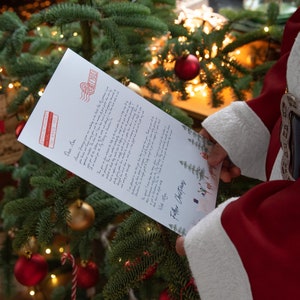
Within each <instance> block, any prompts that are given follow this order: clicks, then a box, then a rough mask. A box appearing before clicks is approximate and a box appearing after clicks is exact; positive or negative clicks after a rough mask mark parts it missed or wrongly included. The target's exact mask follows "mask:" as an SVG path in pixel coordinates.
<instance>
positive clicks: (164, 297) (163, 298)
mask: <svg viewBox="0 0 300 300" xmlns="http://www.w3.org/2000/svg"><path fill="white" fill-rule="evenodd" d="M159 300H171V298H170V296H169V293H168V290H167V289H166V290H164V291H162V293H161V294H160V295H159Z"/></svg>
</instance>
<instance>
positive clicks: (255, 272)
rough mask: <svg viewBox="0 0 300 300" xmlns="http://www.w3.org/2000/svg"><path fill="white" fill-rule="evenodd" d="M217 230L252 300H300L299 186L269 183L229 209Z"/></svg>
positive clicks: (284, 182) (275, 182) (227, 208)
mask: <svg viewBox="0 0 300 300" xmlns="http://www.w3.org/2000/svg"><path fill="white" fill-rule="evenodd" d="M221 222H222V225H223V227H224V229H225V231H226V233H227V234H228V236H229V238H230V239H231V241H232V242H233V244H234V245H235V247H236V249H237V251H238V253H239V255H240V257H241V260H242V262H243V264H244V267H245V270H246V272H247V274H248V277H249V282H250V285H251V290H252V294H253V299H255V300H266V299H272V300H277V299H278V300H279V299H280V300H282V299H288V300H299V299H300V181H299V180H298V181H296V182H293V181H283V180H282V181H270V182H267V183H263V184H260V185H258V186H257V187H255V188H253V189H251V190H250V191H249V192H247V193H246V194H245V195H244V196H242V197H241V198H239V200H237V201H234V202H232V203H230V204H229V205H228V206H227V207H226V208H225V210H224V212H223V214H222V216H221Z"/></svg>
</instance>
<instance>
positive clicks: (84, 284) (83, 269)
mask: <svg viewBox="0 0 300 300" xmlns="http://www.w3.org/2000/svg"><path fill="white" fill-rule="evenodd" d="M98 280H99V270H98V267H97V265H96V264H95V263H94V262H93V261H88V262H81V264H80V265H79V266H78V271H77V284H78V286H79V287H81V288H83V289H88V288H90V287H93V286H95V285H96V283H97V281H98Z"/></svg>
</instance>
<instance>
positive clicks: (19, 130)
mask: <svg viewBox="0 0 300 300" xmlns="http://www.w3.org/2000/svg"><path fill="white" fill-rule="evenodd" d="M25 125H26V121H25V120H21V121H20V122H19V123H18V125H17V127H16V137H17V138H18V137H19V135H20V134H21V132H22V130H23V128H24V126H25Z"/></svg>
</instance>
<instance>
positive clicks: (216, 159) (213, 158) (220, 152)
mask: <svg viewBox="0 0 300 300" xmlns="http://www.w3.org/2000/svg"><path fill="white" fill-rule="evenodd" d="M227 156H228V154H227V152H226V151H225V149H224V148H223V147H222V146H221V145H219V144H214V145H213V147H212V149H211V151H210V153H209V154H208V159H207V161H208V164H209V165H211V166H216V165H218V164H219V163H221V162H222V161H223V160H224V159H225V158H226V157H227Z"/></svg>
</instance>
